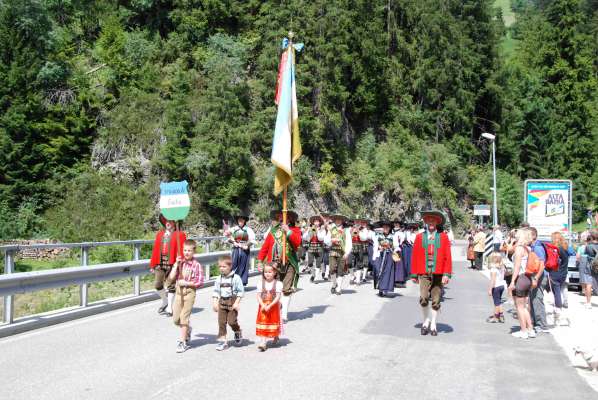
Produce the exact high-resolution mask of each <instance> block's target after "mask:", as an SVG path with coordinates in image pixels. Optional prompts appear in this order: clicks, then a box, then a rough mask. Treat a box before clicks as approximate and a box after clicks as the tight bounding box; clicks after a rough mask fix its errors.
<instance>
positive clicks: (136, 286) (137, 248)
mask: <svg viewBox="0 0 598 400" xmlns="http://www.w3.org/2000/svg"><path fill="white" fill-rule="evenodd" d="M133 246H134V247H133V260H135V261H139V254H140V253H141V245H140V244H138V243H135V244H134V245H133ZM133 294H134V295H135V296H139V295H140V294H141V277H140V276H139V275H135V276H134V277H133Z"/></svg>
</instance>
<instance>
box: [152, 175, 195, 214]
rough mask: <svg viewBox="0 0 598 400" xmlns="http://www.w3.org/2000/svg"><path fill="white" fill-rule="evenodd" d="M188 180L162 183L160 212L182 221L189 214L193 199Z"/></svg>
mask: <svg viewBox="0 0 598 400" xmlns="http://www.w3.org/2000/svg"><path fill="white" fill-rule="evenodd" d="M187 186H188V185H187V181H181V182H162V183H160V212H161V213H162V215H164V217H166V219H169V220H171V221H182V220H184V219H185V218H186V217H187V215H188V214H189V209H190V208H191V201H190V199H189V193H188V192H187Z"/></svg>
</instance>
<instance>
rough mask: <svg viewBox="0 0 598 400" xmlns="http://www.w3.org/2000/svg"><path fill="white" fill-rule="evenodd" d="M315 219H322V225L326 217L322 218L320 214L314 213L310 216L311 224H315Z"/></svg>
mask: <svg viewBox="0 0 598 400" xmlns="http://www.w3.org/2000/svg"><path fill="white" fill-rule="evenodd" d="M315 220H318V221H320V225H321V224H323V223H324V219H322V217H321V216H319V215H312V216H311V217H309V223H310V224H313V223H314V221H315Z"/></svg>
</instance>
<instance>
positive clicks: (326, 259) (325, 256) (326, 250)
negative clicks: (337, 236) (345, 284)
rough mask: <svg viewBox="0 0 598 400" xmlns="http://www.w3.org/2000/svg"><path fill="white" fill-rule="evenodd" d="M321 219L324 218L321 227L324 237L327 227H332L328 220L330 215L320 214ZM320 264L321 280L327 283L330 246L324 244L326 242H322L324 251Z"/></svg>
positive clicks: (327, 230)
mask: <svg viewBox="0 0 598 400" xmlns="http://www.w3.org/2000/svg"><path fill="white" fill-rule="evenodd" d="M321 216H322V218H324V223H323V227H324V230H325V231H326V235H328V232H329V226H330V225H332V221H331V220H330V214H324V213H322V214H321ZM322 264H323V266H324V268H323V270H322V272H323V275H324V276H323V279H324V280H325V281H328V279H329V277H330V245H329V244H328V243H326V241H324V250H323V256H322Z"/></svg>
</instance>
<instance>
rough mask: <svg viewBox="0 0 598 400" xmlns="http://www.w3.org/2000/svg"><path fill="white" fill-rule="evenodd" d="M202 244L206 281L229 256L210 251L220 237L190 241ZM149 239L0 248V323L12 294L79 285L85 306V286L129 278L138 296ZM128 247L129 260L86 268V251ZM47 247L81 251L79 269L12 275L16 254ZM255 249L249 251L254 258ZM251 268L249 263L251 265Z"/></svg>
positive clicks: (7, 317)
mask: <svg viewBox="0 0 598 400" xmlns="http://www.w3.org/2000/svg"><path fill="white" fill-rule="evenodd" d="M191 239H194V240H196V241H197V242H199V243H201V244H205V246H204V249H205V250H206V252H205V253H202V254H197V255H196V256H195V258H196V259H197V260H198V261H199V262H200V263H201V264H202V265H203V267H204V268H205V271H204V280H205V281H209V280H210V278H211V277H210V269H209V266H210V265H211V264H214V263H215V262H216V261H217V259H218V257H220V256H223V255H227V254H230V251H219V252H210V243H212V242H214V241H223V242H224V241H225V240H226V237H224V236H206V237H198V238H191ZM153 243H154V241H153V240H126V241H110V242H82V243H51V244H36V245H6V246H0V251H2V252H4V274H3V275H0V296H4V323H6V324H12V323H13V322H14V295H15V294H20V293H27V292H33V291H38V290H45V289H52V288H59V287H65V286H71V285H80V286H79V288H80V289H79V299H80V301H79V306H80V307H87V305H88V296H87V291H88V284H89V283H92V282H100V281H109V280H113V279H122V278H129V277H132V278H133V296H139V295H140V294H141V281H140V279H141V276H143V275H146V274H148V273H149V260H140V259H139V258H140V253H141V246H142V245H145V244H153ZM114 245H132V246H133V261H125V262H117V263H110V264H98V265H93V266H89V250H90V249H92V248H94V247H100V246H114ZM48 248H79V249H81V266H79V267H67V268H59V269H50V270H42V271H32V272H18V273H15V272H14V268H15V257H16V254H17V253H18V252H19V251H22V250H27V249H48ZM255 254H257V249H252V250H251V255H252V256H255ZM251 265H252V268H253V262H252V264H251Z"/></svg>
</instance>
